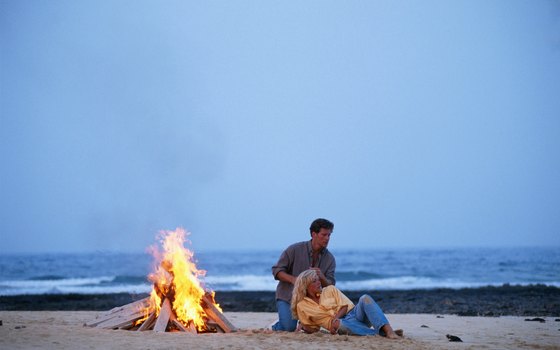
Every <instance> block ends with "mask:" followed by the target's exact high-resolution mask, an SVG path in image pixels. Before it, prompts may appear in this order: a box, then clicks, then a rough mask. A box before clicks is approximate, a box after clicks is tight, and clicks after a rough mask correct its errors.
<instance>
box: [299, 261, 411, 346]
mask: <svg viewBox="0 0 560 350" xmlns="http://www.w3.org/2000/svg"><path fill="white" fill-rule="evenodd" d="M291 308H292V316H293V317H294V319H298V320H299V323H300V325H301V326H300V328H301V329H302V330H303V331H305V332H307V333H313V332H317V331H318V330H319V329H320V328H321V327H323V328H325V329H327V330H329V331H330V332H331V334H336V333H338V334H353V335H376V334H380V335H383V336H385V337H387V338H390V339H396V338H398V336H402V330H397V331H396V332H395V331H393V328H392V327H391V325H390V324H389V321H387V318H386V317H385V315H384V314H383V311H381V308H380V307H379V306H378V305H377V304H376V303H375V301H374V300H373V299H372V298H371V297H370V296H369V295H362V296H361V297H360V301H359V302H358V304H356V305H355V306H354V304H353V303H352V301H351V300H350V299H348V297H347V296H346V295H344V294H343V293H342V292H341V291H340V290H338V289H337V288H336V287H335V286H332V285H331V286H327V287H325V288H322V287H321V281H320V280H319V277H318V276H317V273H316V272H315V270H306V271H304V272H302V273H301V274H300V275H299V276H298V278H297V279H296V282H295V284H294V291H293V294H292V304H291ZM372 327H373V328H372ZM397 334H398V335H397Z"/></svg>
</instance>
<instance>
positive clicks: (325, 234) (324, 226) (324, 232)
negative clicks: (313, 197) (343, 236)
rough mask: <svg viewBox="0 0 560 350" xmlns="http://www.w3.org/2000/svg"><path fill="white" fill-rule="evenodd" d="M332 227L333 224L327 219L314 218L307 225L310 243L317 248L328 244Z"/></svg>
mask: <svg viewBox="0 0 560 350" xmlns="http://www.w3.org/2000/svg"><path fill="white" fill-rule="evenodd" d="M333 229H334V224H333V223H332V222H330V221H329V220H327V219H315V220H314V221H313V222H312V223H311V226H310V227H309V231H310V234H311V241H312V244H313V245H314V246H315V247H318V248H319V249H323V248H326V247H327V246H328V245H329V240H330V238H331V233H332V232H333ZM314 249H315V248H314Z"/></svg>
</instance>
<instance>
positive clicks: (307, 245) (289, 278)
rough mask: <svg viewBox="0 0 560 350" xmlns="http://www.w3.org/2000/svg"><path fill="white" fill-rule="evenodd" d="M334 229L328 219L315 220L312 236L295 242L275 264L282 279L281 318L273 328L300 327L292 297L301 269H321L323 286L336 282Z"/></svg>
mask: <svg viewBox="0 0 560 350" xmlns="http://www.w3.org/2000/svg"><path fill="white" fill-rule="evenodd" d="M333 229H334V224H333V223H332V222H330V221H329V220H327V219H316V220H314V221H313V222H312V223H311V226H310V227H309V232H310V234H311V240H309V241H303V242H299V243H295V244H292V245H291V246H289V247H288V248H286V250H284V251H283V252H282V254H281V255H280V259H278V262H277V263H276V265H274V266H272V275H273V276H274V279H276V280H278V281H279V282H278V286H277V287H276V306H277V309H278V322H276V323H275V324H274V325H272V330H274V331H289V332H292V331H294V330H295V329H296V326H297V320H294V319H293V318H292V312H291V309H290V301H291V299H292V290H293V289H294V283H295V281H296V278H297V276H298V275H299V274H300V273H301V272H303V271H305V270H308V269H310V268H311V269H314V270H315V271H317V275H318V276H319V279H320V281H321V285H322V286H323V287H326V286H329V285H334V284H335V283H336V281H335V278H334V270H335V268H336V261H335V259H334V256H333V255H332V254H331V252H329V250H328V249H327V246H328V245H329V240H330V238H331V234H332V232H333Z"/></svg>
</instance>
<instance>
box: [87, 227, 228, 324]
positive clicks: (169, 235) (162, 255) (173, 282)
mask: <svg viewBox="0 0 560 350" xmlns="http://www.w3.org/2000/svg"><path fill="white" fill-rule="evenodd" d="M186 236H187V232H186V231H185V230H183V229H181V228H178V229H176V230H175V231H161V232H160V238H161V239H160V243H161V247H162V249H159V248H158V246H152V247H151V248H150V250H151V253H152V255H153V256H154V272H152V273H151V274H149V275H148V280H149V281H150V282H152V283H153V287H152V291H151V293H150V296H149V297H146V298H144V299H142V300H138V301H135V302H133V303H131V304H128V305H124V306H121V307H116V308H114V309H112V310H109V311H108V312H106V313H104V314H101V315H98V316H97V318H96V319H95V320H94V321H92V322H90V323H87V324H86V325H87V326H90V327H99V328H106V329H127V330H136V331H146V330H153V331H156V332H166V331H182V332H188V333H192V334H196V333H208V332H225V333H228V332H234V331H235V330H236V329H235V327H234V326H233V325H232V324H231V323H230V322H229V321H228V320H227V318H226V317H225V316H224V315H223V313H222V310H221V309H220V306H219V305H218V304H216V302H215V300H214V292H213V291H211V290H208V289H205V288H204V287H203V284H202V283H201V277H204V276H205V274H206V271H204V270H199V269H197V267H196V264H195V262H194V259H193V253H192V252H191V251H190V250H188V249H186V248H185V247H184V244H185V241H186Z"/></svg>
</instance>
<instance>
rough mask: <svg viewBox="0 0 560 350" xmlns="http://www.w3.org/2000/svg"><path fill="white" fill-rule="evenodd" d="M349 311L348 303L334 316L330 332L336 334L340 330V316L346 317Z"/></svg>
mask: <svg viewBox="0 0 560 350" xmlns="http://www.w3.org/2000/svg"><path fill="white" fill-rule="evenodd" d="M347 313H348V305H344V306H342V307H341V308H340V309H338V312H337V313H336V314H335V315H334V316H333V318H332V320H331V324H330V327H329V332H331V334H335V333H336V332H337V331H338V327H340V318H342V317H344V316H345V315H346V314H347Z"/></svg>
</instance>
